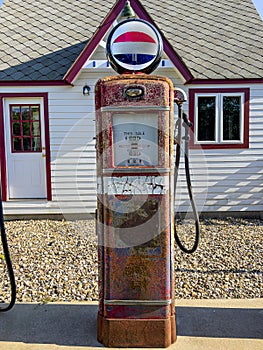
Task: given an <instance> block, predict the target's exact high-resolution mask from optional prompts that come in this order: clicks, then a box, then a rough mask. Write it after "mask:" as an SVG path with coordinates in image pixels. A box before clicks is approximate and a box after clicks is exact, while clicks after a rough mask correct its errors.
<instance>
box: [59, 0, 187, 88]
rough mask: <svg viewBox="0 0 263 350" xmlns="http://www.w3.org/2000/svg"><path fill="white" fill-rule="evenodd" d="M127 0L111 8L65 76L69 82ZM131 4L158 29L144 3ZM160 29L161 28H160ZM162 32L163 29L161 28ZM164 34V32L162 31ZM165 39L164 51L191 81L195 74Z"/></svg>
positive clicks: (72, 79) (135, 1) (136, 1)
mask: <svg viewBox="0 0 263 350" xmlns="http://www.w3.org/2000/svg"><path fill="white" fill-rule="evenodd" d="M125 3H126V0H119V1H117V3H116V4H115V6H114V7H113V9H112V10H111V12H110V13H109V14H108V16H107V17H106V18H105V20H104V21H103V22H102V24H101V25H100V27H99V28H98V29H97V31H96V32H95V34H94V36H93V38H92V39H91V40H90V41H89V43H88V44H87V46H86V47H85V48H84V50H83V51H82V52H81V54H80V55H79V57H78V58H77V60H76V61H75V63H74V64H73V66H72V67H71V68H70V69H69V71H68V72H67V74H66V75H65V76H64V79H65V81H66V82H67V83H68V84H73V81H74V79H75V78H76V76H77V75H78V73H79V72H80V70H81V69H82V67H83V65H84V64H85V62H86V61H87V59H88V58H89V57H90V55H91V54H92V53H93V51H94V50H95V49H96V47H97V46H98V45H99V43H100V41H101V40H102V38H103V37H104V35H105V34H106V33H107V31H108V30H109V28H110V26H111V25H112V23H113V22H114V21H115V19H116V18H117V16H118V15H119V13H120V12H121V10H122V9H123V7H124V6H125ZM130 4H131V6H132V8H133V10H134V11H135V12H136V13H137V15H138V17H139V18H141V19H144V20H146V21H148V22H150V23H152V24H153V25H154V26H155V27H156V28H157V29H158V26H156V24H155V23H154V21H153V20H152V18H151V17H150V16H149V14H148V13H147V12H146V10H145V9H144V7H143V6H142V4H141V3H140V2H139V1H138V0H130ZM158 30H159V29H158ZM159 32H160V33H161V31H160V30H159ZM161 35H162V33H161ZM162 39H163V45H164V51H165V53H166V54H167V55H168V56H169V58H170V60H171V61H172V62H173V64H174V65H175V67H176V68H177V69H178V70H179V72H180V73H181V74H182V76H183V77H184V79H185V80H186V82H187V81H191V80H192V79H193V76H192V74H191V72H190V70H189V69H188V68H187V67H186V65H185V64H184V62H183V61H182V60H181V58H180V57H179V56H178V55H177V53H176V52H175V51H174V49H173V47H172V46H171V45H170V44H169V42H168V41H167V40H166V38H165V37H164V36H163V35H162Z"/></svg>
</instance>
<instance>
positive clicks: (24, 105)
mask: <svg viewBox="0 0 263 350" xmlns="http://www.w3.org/2000/svg"><path fill="white" fill-rule="evenodd" d="M44 132H45V128H44V110H43V103H42V100H41V99H40V98H32V99H11V98H10V99H6V100H5V149H6V161H7V166H6V168H7V187H8V197H9V199H19V198H21V199H22V198H46V197H47V194H46V193H47V191H46V162H45V149H46V148H45V135H44Z"/></svg>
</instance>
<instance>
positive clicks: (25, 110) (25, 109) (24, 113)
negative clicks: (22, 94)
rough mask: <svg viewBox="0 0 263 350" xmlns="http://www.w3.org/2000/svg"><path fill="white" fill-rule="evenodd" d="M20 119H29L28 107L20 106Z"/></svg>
mask: <svg viewBox="0 0 263 350" xmlns="http://www.w3.org/2000/svg"><path fill="white" fill-rule="evenodd" d="M22 119H23V120H29V119H30V109H29V106H22Z"/></svg>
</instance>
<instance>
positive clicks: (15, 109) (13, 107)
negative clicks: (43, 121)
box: [11, 106, 20, 120]
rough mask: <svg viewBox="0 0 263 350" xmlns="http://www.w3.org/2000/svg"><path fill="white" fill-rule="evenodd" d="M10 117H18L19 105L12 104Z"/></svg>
mask: <svg viewBox="0 0 263 350" xmlns="http://www.w3.org/2000/svg"><path fill="white" fill-rule="evenodd" d="M11 113H12V114H11V115H12V119H13V120H19V118H20V107H19V106H12V112H11Z"/></svg>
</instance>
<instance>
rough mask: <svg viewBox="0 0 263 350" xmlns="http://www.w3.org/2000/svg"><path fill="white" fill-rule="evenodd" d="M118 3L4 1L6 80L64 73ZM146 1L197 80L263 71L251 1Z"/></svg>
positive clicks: (260, 35)
mask: <svg viewBox="0 0 263 350" xmlns="http://www.w3.org/2000/svg"><path fill="white" fill-rule="evenodd" d="M130 2H131V4H134V3H136V2H137V3H138V1H137V0H131V1H130ZM114 4H115V1H114V0H107V1H104V0H93V1H90V0H36V1H32V0H5V1H4V4H3V5H2V8H1V9H0V80H2V81H16V80H27V81H29V80H52V81H54V80H62V79H63V77H64V76H65V74H66V72H67V71H68V70H69V68H70V67H71V66H72V64H74V62H75V60H76V59H77V57H78V56H79V55H80V53H81V52H82V50H83V49H84V47H85V46H86V44H87V43H88V41H89V40H91V39H92V37H93V34H94V33H95V31H96V30H97V28H98V27H99V26H100V25H101V24H102V22H103V20H104V19H105V17H106V16H107V14H108V13H109V12H110V11H111V9H112V8H113V6H114ZM141 4H142V5H143V7H144V9H145V10H146V11H147V12H148V14H149V15H150V16H151V18H152V20H153V21H154V23H155V24H156V25H157V26H158V27H159V29H160V30H161V31H162V33H163V34H164V36H165V37H166V39H167V40H168V42H169V43H170V44H171V46H172V47H173V49H174V50H175V51H176V53H177V54H178V55H179V56H180V57H181V59H182V61H183V62H184V64H185V65H186V66H187V68H188V69H189V70H190V72H191V74H192V75H193V77H194V78H195V79H206V78H208V79H242V78H249V79H256V78H263V21H262V20H261V19H260V17H259V15H258V13H257V11H256V9H255V7H254V5H253V3H252V0H202V1H200V0H191V1H189V0H180V1H179V2H175V1H174V0H162V1H158V0H152V1H147V0H141Z"/></svg>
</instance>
